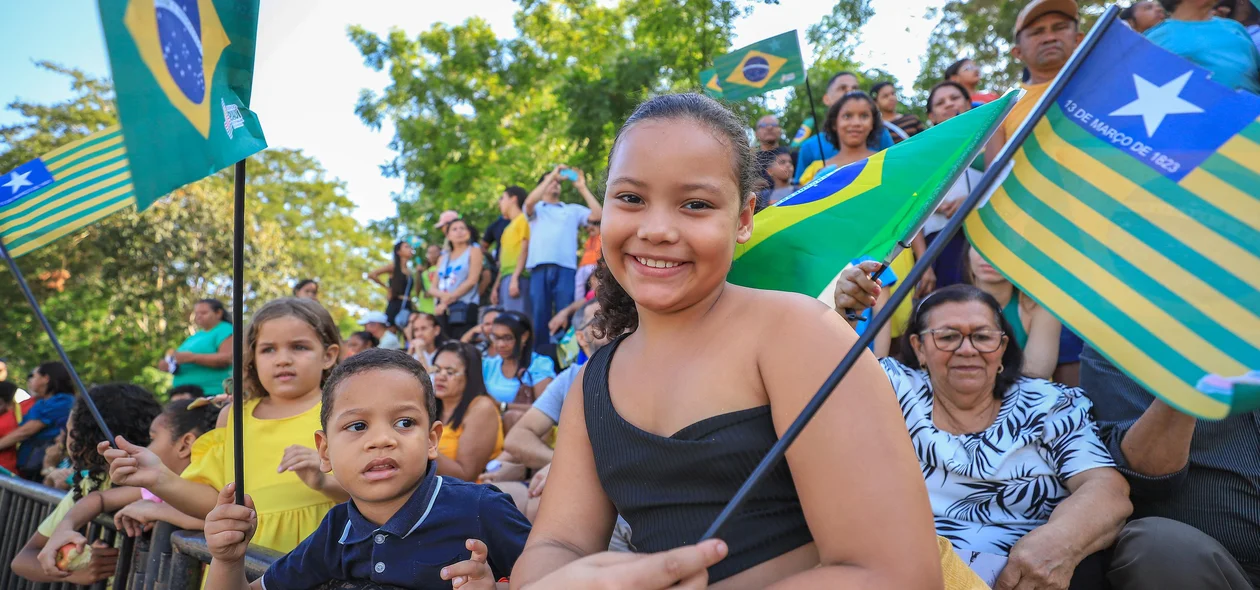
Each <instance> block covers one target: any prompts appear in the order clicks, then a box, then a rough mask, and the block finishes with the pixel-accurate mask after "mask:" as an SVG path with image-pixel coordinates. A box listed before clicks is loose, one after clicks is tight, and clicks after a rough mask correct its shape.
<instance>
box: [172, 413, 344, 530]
mask: <svg viewBox="0 0 1260 590" xmlns="http://www.w3.org/2000/svg"><path fill="white" fill-rule="evenodd" d="M259 401H260V400H256V399H255V400H250V401H247V402H245V408H244V413H245V430H244V433H243V434H244V439H245V493H247V494H249V495H250V496H251V497H252V498H253V499H254V508H255V510H257V512H258V531H257V532H255V533H254V538H253V540H252V541H251V542H252V543H256V544H258V545H262V546H263V547H267V548H269V549H274V550H276V551H279V552H281V553H288V552H289V551H292V550H293V549H294V548H295V547H297V546H298V544H299V543H301V542H302V540H303V539H305V538H306V537H307V536H308V535H310V534H311V533H313V532H315V529H317V528H319V523H320V521H322V520H323V519H324V515H325V514H327V513H328V511H329V510H330V509H331V508H332V507H333V506H334V505H335V504H336V502H334V501H333V500H332V499H331V498H329V497H328V496H325V495H324V494H323V493H322V492H317V491H315V490H312V489H311V488H309V487H307V486H306V484H304V483H302V480H301V479H299V478H298V476H297V474H296V473H293V472H291V471H286V472H284V473H276V468H277V467H279V466H280V460H281V459H282V458H283V457H284V449H285V448H287V447H289V446H290V445H303V446H307V447H311V448H314V447H315V431H316V430H319V429H320V425H319V409H320V404H315V405H314V406H313V407H312V408H311V409H309V410H307V411H305V412H302V413H301V414H298V415H296V416H291V417H289V418H279V419H275V420H261V419H258V418H255V417H254V409H255V408H257V407H258V402H259ZM234 427H235V421H234V419H233V418H231V417H229V418H228V424H227V426H226V427H225V428H216V429H214V430H211V431H210V432H207V433H206V434H204V435H202V436H201V438H198V439H197V442H196V443H194V444H193V454H194V456H193V462H192V463H191V464H190V465H189V466H188V468H187V469H185V470H184V473H183V474H181V477H183V478H184V479H186V480H189V481H195V482H197V483H203V484H206V485H209V486H212V487H214V489H216V490H222V489H223V486H225V485H227V484H228V482H230V481H232V480H233V479H235V476H234V475H233V474H234V472H235V470H234V468H233V465H232V453H233V444H232V429H233V428H234ZM198 454H200V457H198V456H197V455H198Z"/></svg>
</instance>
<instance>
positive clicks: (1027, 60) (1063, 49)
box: [984, 0, 1085, 162]
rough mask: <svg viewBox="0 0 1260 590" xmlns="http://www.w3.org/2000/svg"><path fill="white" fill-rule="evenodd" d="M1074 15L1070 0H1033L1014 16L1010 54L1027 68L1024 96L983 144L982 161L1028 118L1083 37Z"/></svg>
mask: <svg viewBox="0 0 1260 590" xmlns="http://www.w3.org/2000/svg"><path fill="white" fill-rule="evenodd" d="M1077 14H1078V9H1077V7H1076V2H1075V1H1073V0H1032V2H1029V3H1028V5H1027V6H1025V7H1024V9H1023V10H1021V11H1020V12H1019V16H1017V17H1015V45H1014V47H1012V48H1011V55H1012V56H1014V57H1015V59H1017V60H1019V61H1020V62H1021V63H1023V64H1024V66H1025V67H1027V68H1028V73H1029V79H1028V81H1027V82H1024V83H1022V84H1020V85H1019V87H1020V88H1023V89H1024V92H1025V94H1024V97H1023V98H1021V99H1020V100H1019V102H1017V103H1015V106H1014V107H1013V108H1012V109H1011V113H1010V114H1009V115H1007V116H1006V120H1005V121H1003V122H1002V126H1001V127H999V128H998V130H997V131H996V132H994V134H993V139H991V140H990V141H989V145H988V146H986V147H985V154H984V161H985V162H992V161H993V160H994V158H996V157H997V154H998V152H1000V151H1001V150H1002V146H1004V145H1006V140H1007V139H1009V138H1011V137H1013V136H1014V135H1015V130H1016V129H1019V126H1020V124H1022V123H1023V122H1024V119H1026V118H1028V115H1029V113H1031V112H1032V108H1033V107H1034V106H1036V104H1037V101H1038V100H1041V95H1043V94H1045V93H1046V89H1047V88H1049V87H1050V82H1051V81H1053V80H1054V77H1055V76H1057V75H1059V70H1060V69H1062V68H1063V65H1064V64H1066V63H1067V60H1068V58H1069V57H1071V55H1072V52H1073V51H1076V46H1077V45H1080V43H1081V40H1082V39H1084V38H1085V35H1084V34H1083V33H1081V31H1080V26H1079V23H1078V19H1079V17H1078V16H1077Z"/></svg>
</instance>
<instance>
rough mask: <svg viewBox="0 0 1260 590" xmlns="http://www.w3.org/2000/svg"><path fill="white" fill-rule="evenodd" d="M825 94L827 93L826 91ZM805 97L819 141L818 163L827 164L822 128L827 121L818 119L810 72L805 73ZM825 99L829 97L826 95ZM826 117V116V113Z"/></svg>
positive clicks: (815, 136) (815, 137) (816, 137)
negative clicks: (810, 82) (810, 85)
mask: <svg viewBox="0 0 1260 590" xmlns="http://www.w3.org/2000/svg"><path fill="white" fill-rule="evenodd" d="M824 92H826V91H825V90H824ZM805 96H807V97H809V115H810V116H811V117H813V118H814V139H816V140H818V161H819V162H826V161H827V151H826V150H824V149H823V140H822V126H823V123H825V121H823V120H821V119H819V118H818V107H816V106H814V91H813V89H811V88H810V87H809V70H806V71H805ZM823 98H827V97H826V96H825V95H824V96H823ZM823 106H826V105H823ZM824 116H826V114H825V113H824ZM803 145H804V144H802V146H803ZM796 177H797V178H800V177H801V175H800V174H797V175H796Z"/></svg>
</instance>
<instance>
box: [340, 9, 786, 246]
mask: <svg viewBox="0 0 1260 590" xmlns="http://www.w3.org/2000/svg"><path fill="white" fill-rule="evenodd" d="M759 1H760V2H766V3H776V2H775V0H759ZM757 3H758V1H754V0H702V1H694V2H691V1H689V2H677V1H675V0H621V2H619V3H616V4H612V3H609V2H602V1H597V0H521V2H520V9H519V10H518V11H517V13H516V15H515V17H514V22H515V25H516V29H517V32H518V35H517V36H516V37H515V38H513V39H499V38H497V37H496V36H495V34H494V32H493V31H492V30H491V29H490V26H489V25H488V24H487V23H486V22H485V21H484V20H482V19H479V18H472V19H469V20H467V21H465V22H463V23H460V24H456V25H447V24H440V23H439V24H436V25H434V26H433V27H431V28H430V29H429V30H427V31H422V32H420V33H419V34H418V35H414V36H409V35H408V34H407V33H405V32H404V31H400V30H393V31H390V32H388V33H387V34H385V35H377V34H374V33H372V32H369V31H367V30H365V29H363V28H361V27H351V28H350V29H349V37H350V40H351V41H352V42H353V43H354V44H355V45H356V46H357V47H358V49H359V51H360V52H362V54H363V57H364V63H365V64H366V65H367V66H368V67H370V68H373V69H376V70H380V71H386V72H388V73H389V75H390V79H391V83H390V85H389V86H387V87H386V88H385V89H384V91H383V92H381V93H375V92H372V91H366V90H365V91H363V93H362V94H361V96H360V100H359V104H358V106H357V108H356V112H357V114H358V115H359V116H360V117H361V118H362V120H363V121H364V122H365V123H366V124H368V125H370V126H379V125H380V124H381V123H382V122H384V121H387V120H388V121H390V122H392V123H393V124H394V126H395V129H396V135H395V137H394V139H393V141H392V143H391V147H392V148H393V149H394V150H395V151H397V152H398V156H397V157H396V158H395V159H394V160H393V161H392V162H391V163H390V164H388V165H387V166H386V167H385V169H386V173H387V174H389V175H391V176H395V177H399V178H403V179H405V180H406V184H407V186H408V187H409V188H408V190H407V192H406V193H405V194H402V195H398V196H396V198H395V200H396V201H397V203H398V213H399V217H400V219H399V221H398V223H397V224H396V225H395V226H393V227H391V228H390V229H393V230H395V231H397V232H398V233H402V231H403V230H409V231H411V232H414V233H417V234H419V235H421V236H424V237H426V238H427V239H430V240H434V239H437V238H438V237H439V234H437V232H436V230H435V229H434V228H433V223H434V222H435V221H436V218H437V216H438V214H439V213H440V212H441V211H443V210H445V209H455V210H457V211H460V212H461V213H462V214H463V215H464V216H465V217H466V218H470V219H471V220H472V221H473V223H474V224H476V225H478V226H479V227H482V228H484V227H485V225H486V224H488V223H489V222H490V221H491V220H493V219H494V217H496V216H497V215H498V212H497V210H496V208H495V201H496V199H497V198H498V196H499V194H500V193H501V192H502V191H503V188H504V187H505V186H506V185H509V184H518V185H521V186H523V187H526V188H527V189H530V188H533V186H534V185H535V184H536V183H537V181H538V177H539V175H541V174H542V173H543V172H546V171H548V170H550V169H551V167H552V166H554V165H556V164H562V163H563V164H569V165H572V166H577V167H579V168H582V169H583V170H585V171H586V172H587V174H588V180H589V183H590V185H591V187H592V191H593V192H595V193H596V194H599V193H600V192H601V190H602V189H601V186H602V170H603V168H604V163H605V161H606V160H607V157H608V150H609V148H610V147H611V144H612V138H613V136H614V134H615V133H616V130H617V126H618V125H620V123H621V122H622V121H624V120H625V118H626V117H627V116H628V115H629V114H630V113H631V111H632V110H633V109H634V107H635V105H637V104H638V103H639V102H640V101H641V100H643V99H644V98H645V97H647V96H649V95H651V94H654V93H660V92H666V91H678V90H694V89H696V87H697V85H698V82H697V80H698V77H699V74H700V70H702V69H704V68H706V67H709V65H710V64H712V61H713V58H714V57H716V56H717V55H720V54H722V53H725V52H726V51H728V50H729V49H730V38H731V31H732V27H733V24H734V21H735V19H736V18H738V17H739V16H741V15H744V14H747V12H748V11H749V10H751V8H752V7H753V6H754V5H755V4H757ZM732 106H735V107H736V108H737V109H738V110H740V111H741V112H742V114H743V115H745V116H746V117H748V120H750V121H752V120H755V119H756V117H758V116H760V115H761V114H764V113H765V112H767V111H766V109H765V107H764V104H763V103H760V102H756V101H749V102H745V103H742V104H739V105H732ZM563 198H566V199H569V200H577V199H578V197H577V194H576V192H575V191H573V190H572V189H571V188H569V187H565V189H564V197H563Z"/></svg>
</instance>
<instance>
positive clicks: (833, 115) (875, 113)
mask: <svg viewBox="0 0 1260 590" xmlns="http://www.w3.org/2000/svg"><path fill="white" fill-rule="evenodd" d="M854 100H860V101H863V102H865V103H866V104H867V105H868V106H870V107H871V132H870V133H868V134H866V147H868V148H870V149H872V150H873V149H878V148H879V132H880V131H882V130H883V129H884V122H883V118H882V117H881V116H880V114H879V105H877V104H875V99H873V98H871V96H870V95H869V94H867V93H865V92H862V91H861V90H857V91H854V92H850V93H848V94H846V95H844V96H842V97H840V100H837V101H836V103H835V104H833V105H831V108H829V109H827V118H826V120H824V121H823V127H822V132H823V138H824V139H826V140H827V141H829V142H831V145H833V146H835V147H836V149H840V148H841V147H843V146H841V145H840V134H839V133H838V132H837V131H836V121H837V120H838V119H839V118H840V111H841V109H843V108H844V105H845V104H847V103H849V102H850V101H854Z"/></svg>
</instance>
